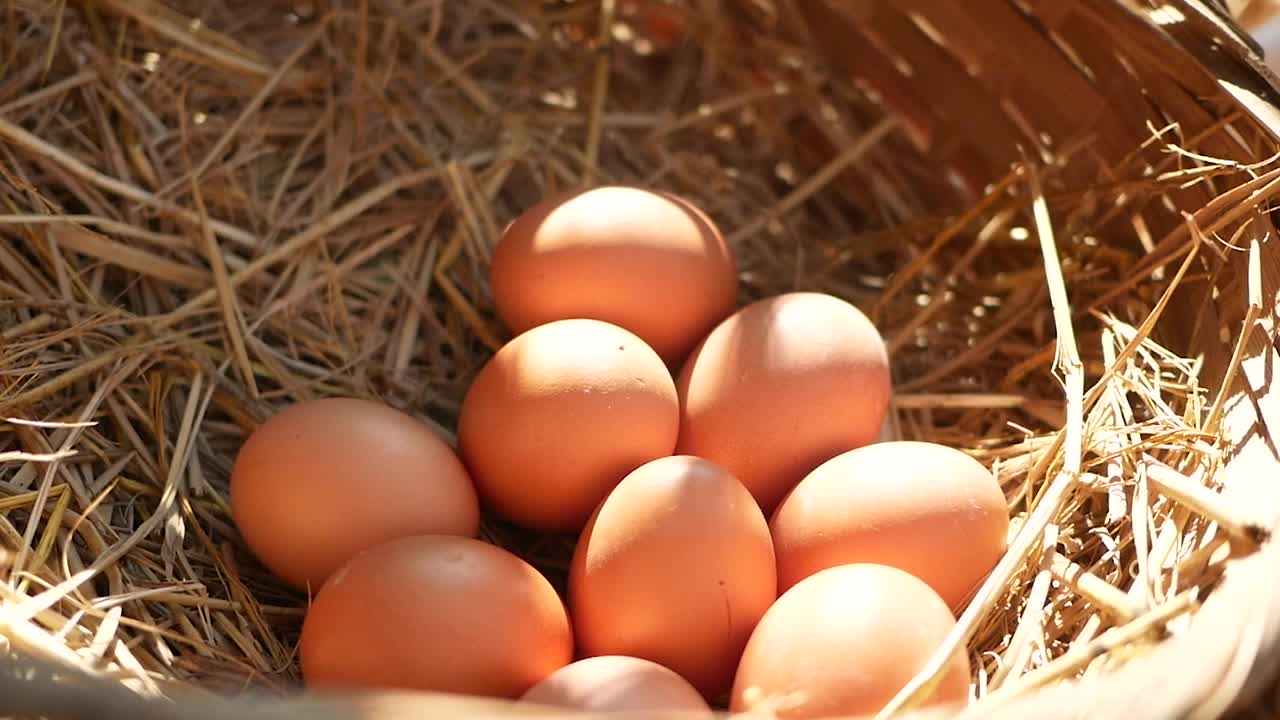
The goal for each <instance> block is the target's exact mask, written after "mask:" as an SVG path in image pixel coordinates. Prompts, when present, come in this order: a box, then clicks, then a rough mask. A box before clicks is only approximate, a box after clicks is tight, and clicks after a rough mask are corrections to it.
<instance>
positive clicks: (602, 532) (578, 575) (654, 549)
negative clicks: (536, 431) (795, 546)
mask: <svg viewBox="0 0 1280 720" xmlns="http://www.w3.org/2000/svg"><path fill="white" fill-rule="evenodd" d="M776 587H777V582H776V578H775V567H774V557H773V544H772V542H771V541H770V539H769V529H768V525H767V524H766V523H765V520H764V516H763V515H762V514H761V512H760V508H759V507H757V506H756V504H755V501H754V500H752V499H751V494H750V493H748V492H747V490H746V488H744V487H743V486H742V483H740V482H738V481H737V479H735V478H734V477H733V476H732V475H729V474H728V473H727V472H725V471H724V469H723V468H721V467H719V466H718V465H715V464H714V463H711V462H708V461H706V460H703V459H701V458H694V457H687V456H677V457H668V458H662V459H660V460H655V461H653V462H651V463H648V464H646V465H644V466H643V467H641V468H639V469H637V470H636V471H635V472H633V473H631V474H630V475H628V476H627V477H626V479H624V480H623V481H622V482H621V483H619V484H618V487H617V488H615V489H614V491H613V492H612V493H610V494H609V497H608V498H607V499H606V500H605V501H604V503H603V504H601V506H600V508H599V509H598V510H597V511H596V513H595V514H594V515H593V516H592V519H591V522H590V523H588V525H587V528H586V530H584V531H583V534H582V537H581V539H580V540H579V542H578V546H577V548H576V550H575V553H574V557H573V562H572V565H571V566H570V570H569V604H570V609H571V614H572V616H573V618H574V629H575V632H576V633H577V639H578V643H579V648H580V650H581V651H582V654H583V655H586V656H593V655H629V656H632V657H639V658H644V659H647V660H652V661H654V662H656V663H658V664H660V665H664V666H666V667H668V668H670V669H672V670H674V671H676V672H677V673H679V674H680V675H681V676H683V677H684V678H685V679H686V680H688V681H689V682H690V683H692V684H693V686H694V687H696V688H697V689H698V691H699V692H701V693H702V694H703V695H704V696H706V697H708V698H713V697H715V696H716V695H717V694H719V693H721V692H724V691H725V690H727V689H728V688H729V684H730V682H731V681H732V679H733V671H734V666H735V665H736V664H737V661H738V656H739V653H741V651H742V646H743V644H744V643H745V642H746V640H747V636H748V635H749V634H750V633H751V629H752V628H753V627H755V623H756V621H757V620H758V619H759V618H760V616H761V615H762V614H763V613H764V611H765V610H766V609H767V608H768V607H769V605H770V604H771V603H772V602H773V600H774V598H775V596H776Z"/></svg>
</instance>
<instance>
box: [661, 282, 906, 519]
mask: <svg viewBox="0 0 1280 720" xmlns="http://www.w3.org/2000/svg"><path fill="white" fill-rule="evenodd" d="M676 385H677V390H678V392H679V394H680V412H681V416H680V440H679V442H678V443H677V445H676V452H677V453H681V454H688V455H697V456H699V457H704V458H706V459H708V460H711V461H713V462H716V463H719V464H720V465H722V466H724V468H725V469H726V470H728V471H729V472H730V473H732V474H733V475H734V476H735V477H737V478H738V479H739V480H741V481H742V483H743V484H744V485H746V486H747V489H748V490H750V491H751V494H752V495H753V496H754V497H755V499H756V501H757V502H759V503H760V507H761V508H762V509H763V510H764V512H765V513H766V514H769V513H771V512H772V511H773V509H774V508H775V507H776V506H777V504H778V502H779V501H780V500H781V499H782V497H783V495H785V494H786V493H787V492H788V491H789V490H790V489H791V488H792V487H794V486H795V485H796V483H798V482H800V480H801V479H802V478H804V476H805V475H806V474H808V473H809V472H810V471H811V470H813V469H814V468H815V467H817V466H818V465H820V464H822V463H823V462H825V461H827V460H829V459H831V458H832V457H835V456H836V455H839V454H840V453H842V452H845V451H847V450H852V449H853V448H856V447H860V446H863V445H866V444H868V443H870V442H872V441H873V440H874V439H875V438H876V436H877V434H878V433H879V432H880V428H881V425H882V424H883V421H884V419H885V416H886V412H887V409H888V405H889V398H890V394H891V386H890V377H889V358H888V353H887V352H886V350H885V346H884V342H883V340H882V339H881V337H880V334H879V333H878V332H877V331H876V328H875V326H874V325H872V323H871V321H870V320H868V319H867V317H866V316H865V315H863V314H862V313H861V312H860V311H859V310H858V309H857V308H855V307H854V306H853V305H850V304H849V303H847V302H845V301H843V300H841V299H839V298H836V297H833V296H831V295H826V294H822V293H812V292H795V293H787V294H783V295H778V296H775V297H771V298H766V299H764V300H759V301H757V302H754V303H752V304H750V305H747V306H746V307H744V308H742V309H741V310H739V311H738V312H736V313H734V314H733V315H731V316H730V317H728V318H727V319H725V320H724V321H723V322H721V323H720V324H719V325H717V326H716V328H715V329H714V330H712V331H711V333H710V334H709V335H708V336H707V337H706V339H705V340H703V342H702V343H701V344H700V345H699V346H698V348H697V349H696V350H694V352H693V354H692V355H691V356H690V358H689V360H688V361H687V362H686V363H685V365H684V367H683V369H682V370H681V372H680V376H679V378H678V380H677V383H676Z"/></svg>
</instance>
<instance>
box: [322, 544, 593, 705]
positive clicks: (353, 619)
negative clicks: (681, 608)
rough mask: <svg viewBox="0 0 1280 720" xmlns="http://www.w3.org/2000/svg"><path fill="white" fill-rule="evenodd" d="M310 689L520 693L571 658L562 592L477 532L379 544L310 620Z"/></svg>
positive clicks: (327, 591) (330, 590)
mask: <svg viewBox="0 0 1280 720" xmlns="http://www.w3.org/2000/svg"><path fill="white" fill-rule="evenodd" d="M299 652H300V655H301V659H302V674H303V677H304V679H305V680H306V684H307V686H308V687H311V688H319V689H326V690H361V689H379V688H380V689H403V690H427V691H439V692H450V693H461V694H466V695H487V696H492V697H502V698H517V697H519V696H520V695H521V693H524V692H525V691H527V690H528V689H529V688H530V687H532V686H533V685H535V684H536V683H538V682H541V681H542V679H543V678H545V677H547V676H548V675H550V674H551V673H553V672H555V671H556V670H559V669H560V668H562V667H564V666H565V665H567V664H568V663H569V662H570V661H571V660H572V659H573V636H572V633H571V630H570V627H569V619H568V617H567V616H566V615H565V610H564V605H563V603H562V602H561V601H560V597H559V596H558V595H557V594H556V591H555V590H554V589H553V588H552V587H551V584H550V583H549V582H547V580H546V578H544V577H543V576H542V575H541V574H539V573H538V571H537V570H535V569H534V568H533V567H532V566H530V565H529V564H528V563H526V562H524V561H523V560H521V559H520V558H517V557H516V556H514V555H512V554H511V553H509V552H507V551H506V550H503V549H501V548H498V547H495V546H493V545H489V544H487V543H484V542H481V541H479V540H474V539H471V538H461V537H454V536H447V535H423V536H417V537H410V538H401V539H399V540H394V541H392V542H390V543H386V544H383V545H379V546H377V547H375V548H371V549H369V550H367V551H365V552H363V553H360V554H359V555H357V556H356V557H354V558H352V560H351V562H349V563H347V564H346V565H344V566H343V567H342V568H341V569H339V570H338V571H337V572H335V573H334V574H333V577H331V578H330V579H329V581H328V582H327V583H325V585H324V587H322V588H321V589H320V592H319V593H318V594H317V595H316V598H315V602H314V603H313V604H312V605H311V608H310V610H309V611H308V613H307V617H306V620H305V621H304V623H303V626H302V640H301V646H300V649H299Z"/></svg>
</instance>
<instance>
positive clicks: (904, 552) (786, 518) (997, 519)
mask: <svg viewBox="0 0 1280 720" xmlns="http://www.w3.org/2000/svg"><path fill="white" fill-rule="evenodd" d="M1008 513H1009V509H1008V505H1007V504H1006V502H1005V497H1004V493H1003V492H1002V491H1001V489H1000V485H999V483H998V482H997V481H996V478H995V476H994V475H992V474H991V471H989V470H987V468H986V467H984V466H983V465H982V463H980V462H978V461H977V460H975V459H973V458H972V457H970V456H969V455H967V454H965V453H963V452H961V451H960V450H957V449H955V448H951V447H947V446H945V445H939V444H936V443H927V442H913V441H893V442H884V443H877V444H874V445H868V446H866V447H862V448H858V449H856V450H851V451H849V452H847V453H843V454H841V455H838V456H836V457H835V458H832V459H831V460H828V461H827V462H825V463H823V464H822V465H820V466H819V467H818V468H817V469H815V470H814V471H813V472H812V473H810V474H809V475H808V477H806V478H805V479H804V480H803V481H801V482H800V484H799V485H798V486H796V488H795V489H794V490H792V491H791V493H790V494H789V495H788V496H787V498H786V499H785V500H784V501H783V502H782V504H781V505H780V506H779V507H778V509H777V510H776V511H775V512H774V514H773V517H772V518H771V519H770V524H769V529H770V534H771V535H772V537H773V543H774V551H775V552H776V554H777V558H778V586H779V588H780V590H782V591H785V590H786V589H787V588H789V587H791V586H792V585H794V584H796V583H797V582H800V581H801V580H803V579H804V578H806V577H808V576H810V575H812V574H814V573H816V572H818V571H820V570H823V569H826V568H828V567H833V566H836V565H846V564H850V563H878V564H881V565H890V566H893V567H896V568H899V569H901V570H905V571H907V572H909V573H911V574H912V575H915V576H916V577H918V578H920V579H922V580H924V581H925V582H927V583H928V584H929V585H930V586H931V587H932V588H933V589H934V591H936V592H937V593H938V594H939V595H941V596H942V598H943V600H945V601H946V603H947V605H948V606H949V607H951V608H952V609H954V610H956V611H959V610H960V609H962V607H963V604H964V603H965V601H966V600H967V599H968V598H969V597H970V595H971V594H972V593H973V591H975V590H976V589H977V588H978V586H979V585H981V584H982V581H983V579H984V578H985V577H986V576H987V573H989V572H990V571H991V569H992V568H993V567H995V565H996V563H997V562H999V560H1000V557H1001V556H1002V555H1004V552H1005V548H1006V545H1007V543H1006V540H1007V536H1008V533H1009V514H1008Z"/></svg>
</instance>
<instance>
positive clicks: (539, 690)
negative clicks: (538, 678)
mask: <svg viewBox="0 0 1280 720" xmlns="http://www.w3.org/2000/svg"><path fill="white" fill-rule="evenodd" d="M520 701H521V702H522V703H528V704H531V705H539V706H543V707H548V708H551V707H557V708H565V709H570V710H585V711H589V712H601V713H617V712H633V713H641V712H644V713H647V714H648V716H650V717H651V716H652V715H653V714H655V713H673V712H676V711H680V712H681V717H698V716H706V717H707V718H710V716H711V709H710V707H709V706H708V705H707V702H706V700H704V699H703V698H702V695H700V694H699V693H698V691H697V690H696V689H694V687H693V686H692V685H690V684H689V681H688V680H685V679H684V678H682V677H680V676H679V675H677V674H676V673H675V672H672V671H671V670H669V669H668V668H665V667H663V666H661V665H659V664H657V663H655V662H652V661H649V660H643V659H641V658H634V657H627V656H624V655H601V656H598V657H590V658H585V659H583V660H579V661H577V662H575V663H571V664H569V665H566V666H564V667H562V668H560V669H559V670H557V671H555V672H553V673H551V674H550V675H549V676H547V677H546V679H544V680H543V681H542V682H540V683H538V684H537V685H535V686H533V687H532V688H530V689H529V691H528V692H526V693H525V694H524V695H523V696H521V698H520Z"/></svg>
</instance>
